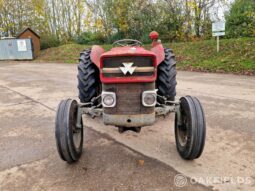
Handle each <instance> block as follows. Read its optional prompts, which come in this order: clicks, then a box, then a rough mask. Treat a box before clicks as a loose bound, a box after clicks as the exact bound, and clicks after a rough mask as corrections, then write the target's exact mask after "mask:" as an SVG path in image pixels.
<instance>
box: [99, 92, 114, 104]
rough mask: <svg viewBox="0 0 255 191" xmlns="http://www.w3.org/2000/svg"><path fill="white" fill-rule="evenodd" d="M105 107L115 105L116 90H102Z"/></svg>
mask: <svg viewBox="0 0 255 191" xmlns="http://www.w3.org/2000/svg"><path fill="white" fill-rule="evenodd" d="M102 105H103V107H115V105H116V94H115V93H114V92H102Z"/></svg>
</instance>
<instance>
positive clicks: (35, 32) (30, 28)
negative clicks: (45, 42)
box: [17, 27, 40, 38]
mask: <svg viewBox="0 0 255 191" xmlns="http://www.w3.org/2000/svg"><path fill="white" fill-rule="evenodd" d="M28 30H29V31H30V32H32V33H33V34H34V35H35V36H37V37H38V38H40V36H39V35H38V34H37V33H36V32H35V31H33V30H32V29H31V28H29V27H28V28H26V29H24V30H23V31H22V32H20V33H19V34H18V35H17V38H19V37H20V36H21V35H22V34H23V33H25V32H26V31H28Z"/></svg>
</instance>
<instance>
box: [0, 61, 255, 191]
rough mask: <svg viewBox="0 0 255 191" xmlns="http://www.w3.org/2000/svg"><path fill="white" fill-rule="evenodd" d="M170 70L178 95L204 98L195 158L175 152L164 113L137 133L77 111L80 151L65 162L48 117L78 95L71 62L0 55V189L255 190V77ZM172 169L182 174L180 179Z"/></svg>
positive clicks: (168, 120) (171, 124) (74, 70)
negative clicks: (182, 181) (203, 130)
mask: <svg viewBox="0 0 255 191" xmlns="http://www.w3.org/2000/svg"><path fill="white" fill-rule="evenodd" d="M177 76H178V77H177V78H178V85H177V94H178V97H181V96H183V95H188V94H189V95H193V96H197V97H198V98H199V99H200V100H201V102H202V104H203V106H204V110H205V114H206V120H207V138H206V145H205V149H204V152H203V154H202V156H201V157H200V158H199V159H197V160H194V161H184V160H182V159H181V158H180V157H179V155H178V153H177V151H176V148H175V140H174V131H173V130H174V128H173V116H171V115H170V116H168V117H166V118H163V117H161V118H158V119H157V123H156V124H155V125H153V126H151V127H144V128H143V129H142V131H141V133H140V134H136V133H134V132H130V131H128V132H125V133H124V134H119V133H118V131H117V129H116V128H115V127H111V126H104V125H103V124H102V122H101V119H100V118H96V119H91V118H89V117H87V116H84V122H85V123H86V129H85V143H84V154H83V155H82V158H81V160H80V161H79V162H78V163H76V164H74V165H67V164H65V163H64V162H62V161H61V160H60V159H59V157H58V155H57V153H56V147H55V139H54V118H55V110H56V107H57V105H58V103H59V101H60V100H61V99H65V98H68V97H70V98H76V99H77V97H76V95H77V88H76V86H77V85H76V65H70V64H36V63H6V62H0V129H1V131H0V156H1V157H0V191H2V190H71V189H72V188H73V189H74V190H209V189H214V190H218V189H219V190H255V173H254V172H255V136H254V135H255V125H254V124H255V77H248V76H237V75H226V74H208V73H195V72H182V71H179V72H178V75H177ZM177 174H183V175H184V176H186V177H188V181H187V184H186V185H185V186H184V187H181V188H180V187H177V186H176V185H175V183H174V178H175V176H176V175H177ZM195 180H196V181H198V182H200V183H201V184H202V185H201V184H193V183H194V182H195ZM203 185H205V186H203Z"/></svg>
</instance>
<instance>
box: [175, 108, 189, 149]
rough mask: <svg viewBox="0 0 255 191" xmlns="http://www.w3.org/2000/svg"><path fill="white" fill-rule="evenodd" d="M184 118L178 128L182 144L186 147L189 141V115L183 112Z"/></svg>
mask: <svg viewBox="0 0 255 191" xmlns="http://www.w3.org/2000/svg"><path fill="white" fill-rule="evenodd" d="M182 120H183V123H182V125H181V126H178V128H177V136H178V140H179V143H180V145H181V146H182V147H184V146H185V145H186V144H187V141H188V120H187V115H186V113H184V112H182Z"/></svg>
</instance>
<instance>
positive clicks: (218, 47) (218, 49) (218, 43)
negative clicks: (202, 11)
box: [217, 36, 220, 52]
mask: <svg viewBox="0 0 255 191" xmlns="http://www.w3.org/2000/svg"><path fill="white" fill-rule="evenodd" d="M219 51H220V37H219V36H217V52H219Z"/></svg>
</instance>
